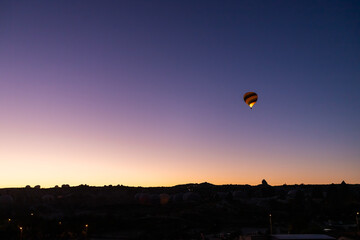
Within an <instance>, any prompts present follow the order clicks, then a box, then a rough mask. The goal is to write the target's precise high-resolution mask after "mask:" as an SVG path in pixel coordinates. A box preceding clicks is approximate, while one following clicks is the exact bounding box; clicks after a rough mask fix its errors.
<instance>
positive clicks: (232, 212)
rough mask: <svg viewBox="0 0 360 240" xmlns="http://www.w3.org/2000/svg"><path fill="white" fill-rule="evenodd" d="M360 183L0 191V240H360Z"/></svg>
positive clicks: (28, 188)
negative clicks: (315, 237)
mask: <svg viewBox="0 0 360 240" xmlns="http://www.w3.org/2000/svg"><path fill="white" fill-rule="evenodd" d="M359 211H360V185H350V184H346V183H345V182H343V183H341V184H331V185H283V186H270V185H268V184H267V183H266V181H265V180H264V181H263V183H262V184H261V185H258V186H249V185H212V184H209V183H202V184H186V185H178V186H174V187H153V188H141V187H126V186H120V185H118V186H104V187H90V186H87V185H80V186H77V187H70V186H68V185H63V186H62V187H55V188H47V189H42V188H40V187H39V186H37V187H34V188H32V187H29V186H27V187H26V188H12V189H0V239H8V240H12V239H23V240H30V239H94V240H95V239H97V240H100V239H101V240H103V239H104V240H105V239H108V240H109V239H246V237H248V236H251V235H257V236H267V235H269V234H271V233H273V234H275V233H283V234H295V233H301V234H307V233H312V234H316V233H322V234H324V233H325V234H328V235H330V236H333V237H335V238H337V239H339V237H343V238H344V237H346V239H359V223H358V221H359V220H360V216H359V213H358V212H359Z"/></svg>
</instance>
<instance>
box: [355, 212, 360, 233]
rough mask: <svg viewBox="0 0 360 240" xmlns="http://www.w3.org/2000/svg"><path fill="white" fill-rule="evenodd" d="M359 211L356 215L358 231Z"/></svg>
mask: <svg viewBox="0 0 360 240" xmlns="http://www.w3.org/2000/svg"><path fill="white" fill-rule="evenodd" d="M359 214H360V213H359V212H357V213H356V216H355V218H356V227H357V231H358V232H359Z"/></svg>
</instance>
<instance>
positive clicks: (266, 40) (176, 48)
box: [0, 0, 360, 188]
mask: <svg viewBox="0 0 360 240" xmlns="http://www.w3.org/2000/svg"><path fill="white" fill-rule="evenodd" d="M359 10H360V4H359V2H358V1H329V2H322V1H309V2H307V1H305V2H303V1H270V2H268V1H185V2H183V1H160V0H159V1H157V0H156V1H105V2H103V1H81V0H80V1H74V2H72V1H1V3H0V114H1V117H0V162H1V166H2V168H1V170H2V173H1V174H0V188H9V187H18V188H22V187H25V186H26V185H30V186H32V187H34V186H36V185H40V186H41V188H51V187H54V186H55V185H58V186H61V185H62V184H69V185H70V186H78V185H81V184H87V185H90V186H104V185H118V184H121V185H126V186H143V187H150V186H152V187H154V186H175V185H178V184H187V183H203V182H209V183H212V184H216V185H223V184H240V185H242V184H249V185H252V186H253V185H258V184H261V181H262V180H263V179H266V181H267V182H268V183H269V184H270V185H274V186H280V185H283V184H288V185H293V184H332V183H336V184H340V183H341V182H342V181H345V182H346V183H348V184H360V174H359V169H360V147H359V146H360V127H359V126H360V125H359V122H360V94H359V90H360V81H359V79H360V71H359V70H360V31H359V24H360V20H359V19H360V18H359ZM246 93H250V95H247V98H244V95H245V94H246ZM255 94H256V95H255ZM255 96H256V97H255ZM251 108H252V109H251Z"/></svg>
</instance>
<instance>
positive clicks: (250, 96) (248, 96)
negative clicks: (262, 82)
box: [244, 92, 258, 108]
mask: <svg viewBox="0 0 360 240" xmlns="http://www.w3.org/2000/svg"><path fill="white" fill-rule="evenodd" d="M257 99H258V95H257V94H256V93H254V92H247V93H245V95H244V101H245V103H246V104H247V105H249V107H250V108H252V107H253V106H254V104H255V103H256V101H257Z"/></svg>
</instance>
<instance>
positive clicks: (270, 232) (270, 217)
mask: <svg viewBox="0 0 360 240" xmlns="http://www.w3.org/2000/svg"><path fill="white" fill-rule="evenodd" d="M269 220H270V235H272V221H271V213H270V214H269Z"/></svg>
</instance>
